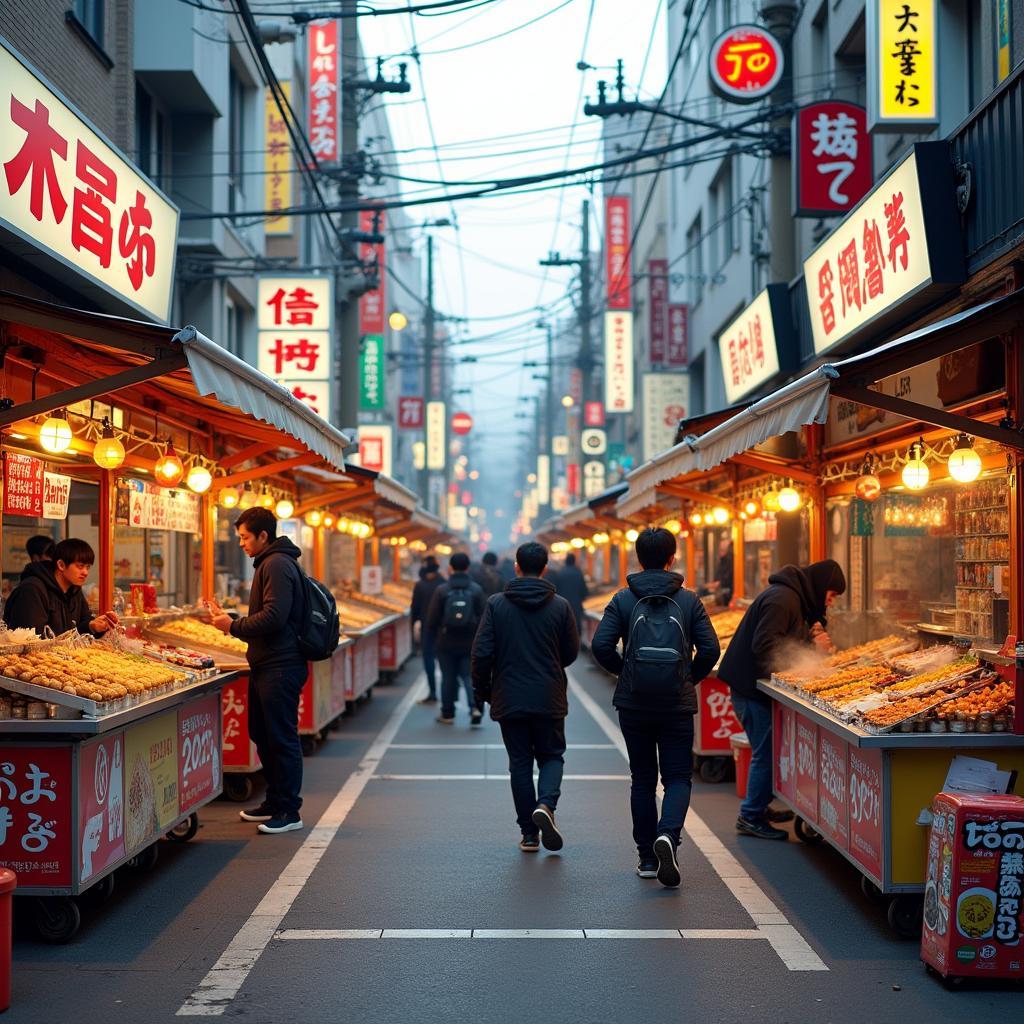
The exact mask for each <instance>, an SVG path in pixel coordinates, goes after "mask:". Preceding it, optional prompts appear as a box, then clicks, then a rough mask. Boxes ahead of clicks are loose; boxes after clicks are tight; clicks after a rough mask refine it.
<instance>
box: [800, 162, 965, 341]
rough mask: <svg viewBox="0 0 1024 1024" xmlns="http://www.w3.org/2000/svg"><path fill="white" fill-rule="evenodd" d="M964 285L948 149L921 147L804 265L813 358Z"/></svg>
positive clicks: (958, 220)
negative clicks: (945, 290) (937, 295)
mask: <svg viewBox="0 0 1024 1024" xmlns="http://www.w3.org/2000/svg"><path fill="white" fill-rule="evenodd" d="M963 279H964V262H963V248H962V246H961V243H960V218H959V215H958V213H957V209H956V202H955V190H954V185H953V166H952V162H951V160H950V154H949V147H948V145H947V144H946V143H945V142H927V143H918V144H917V145H916V146H915V147H914V150H913V152H911V153H910V155H909V156H907V157H906V159H904V160H903V162H902V163H900V164H899V165H898V166H897V167H896V168H895V169H894V170H893V171H892V172H891V173H890V174H889V175H888V177H886V178H885V179H884V180H883V181H881V182H880V183H879V184H878V185H877V186H876V187H875V189H874V190H873V191H872V192H871V193H870V194H869V195H867V196H866V197H865V198H864V199H863V200H862V201H861V202H860V204H859V205H858V206H857V207H856V208H855V209H854V210H852V211H851V213H850V215H849V216H848V217H847V218H846V219H845V220H844V221H843V222H842V223H841V224H840V225H839V226H838V227H837V228H836V229H835V231H833V232H832V234H830V235H829V236H828V238H826V239H825V240H824V241H823V242H822V243H821V245H819V246H818V248H817V249H815V250H814V252H812V253H811V255H810V256H808V257H807V259H806V260H804V283H805V284H806V287H807V305H808V311H809V313H810V319H811V331H812V335H813V338H814V351H815V352H816V353H817V354H819V355H820V354H821V353H823V352H827V351H828V350H829V349H832V348H834V347H835V346H836V345H838V344H839V343H840V342H852V340H853V339H854V338H856V337H858V336H861V335H863V334H865V333H867V331H868V330H869V329H872V328H874V329H878V328H880V327H882V326H884V324H885V323H887V322H889V321H890V320H892V319H894V318H895V317H897V316H899V317H904V316H906V315H907V314H908V313H910V312H912V311H913V308H914V307H916V306H920V305H922V304H924V302H926V301H927V300H928V299H929V298H931V297H933V293H935V292H938V291H941V290H943V289H944V288H946V287H949V286H952V285H956V284H959V283H960V282H961V281H963Z"/></svg>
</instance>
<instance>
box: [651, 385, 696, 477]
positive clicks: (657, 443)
mask: <svg viewBox="0 0 1024 1024" xmlns="http://www.w3.org/2000/svg"><path fill="white" fill-rule="evenodd" d="M643 402H644V408H643V431H644V448H643V452H644V461H647V460H648V459H653V458H654V456H655V455H657V454H659V453H660V452H663V451H666V450H667V449H669V448H671V447H672V445H673V444H674V443H675V439H676V428H677V427H678V426H679V421H680V420H682V419H686V417H687V415H688V414H689V410H690V375H689V374H688V373H645V374H644V377H643Z"/></svg>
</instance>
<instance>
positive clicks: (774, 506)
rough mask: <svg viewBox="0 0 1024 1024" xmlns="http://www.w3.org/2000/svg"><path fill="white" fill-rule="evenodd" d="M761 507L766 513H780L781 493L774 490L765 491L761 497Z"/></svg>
mask: <svg viewBox="0 0 1024 1024" xmlns="http://www.w3.org/2000/svg"><path fill="white" fill-rule="evenodd" d="M761 505H762V506H763V508H764V510H765V512H778V511H779V507H780V506H779V492H778V491H776V490H775V489H774V488H772V489H771V490H770V491H765V493H764V494H763V495H762V496H761Z"/></svg>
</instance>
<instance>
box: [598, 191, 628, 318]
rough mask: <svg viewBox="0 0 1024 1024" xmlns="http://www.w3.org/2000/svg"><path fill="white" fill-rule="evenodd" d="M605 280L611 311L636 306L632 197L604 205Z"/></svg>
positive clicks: (613, 198) (620, 198)
mask: <svg viewBox="0 0 1024 1024" xmlns="http://www.w3.org/2000/svg"><path fill="white" fill-rule="evenodd" d="M604 218H605V220H604V226H605V240H604V251H605V261H606V262H605V280H606V285H607V289H608V308H609V309H630V308H632V306H633V297H632V284H633V282H632V279H631V275H630V266H629V262H630V260H629V257H630V247H631V241H632V239H631V237H630V231H631V230H632V228H631V222H630V213H629V196H608V198H607V199H606V200H605V204H604Z"/></svg>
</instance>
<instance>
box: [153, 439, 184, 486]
mask: <svg viewBox="0 0 1024 1024" xmlns="http://www.w3.org/2000/svg"><path fill="white" fill-rule="evenodd" d="M184 475H185V464H184V463H183V462H182V461H181V459H180V458H179V457H178V453H177V452H176V451H175V450H174V445H173V443H171V442H170V441H168V443H167V451H165V452H164V453H163V455H161V456H160V458H159V459H157V460H156V465H155V466H154V467H153V476H155V477H156V482H157V483H158V484H160V485H161V486H162V487H176V486H177V485H178V484H179V483H181V478H182V477H183V476H184Z"/></svg>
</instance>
